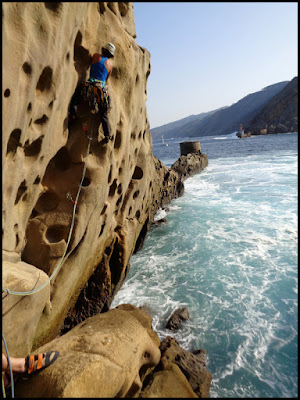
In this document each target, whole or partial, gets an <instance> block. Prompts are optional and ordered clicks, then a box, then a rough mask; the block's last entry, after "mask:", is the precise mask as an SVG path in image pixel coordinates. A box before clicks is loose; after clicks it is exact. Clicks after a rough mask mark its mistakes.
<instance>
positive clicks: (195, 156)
mask: <svg viewBox="0 0 300 400" xmlns="http://www.w3.org/2000/svg"><path fill="white" fill-rule="evenodd" d="M207 166H208V158H207V155H206V154H204V153H201V150H199V151H197V152H194V153H189V154H188V155H186V156H185V155H183V156H181V157H179V159H178V160H177V161H176V162H175V163H174V164H173V165H172V166H171V169H172V170H173V171H176V172H177V173H178V175H179V176H180V177H181V178H182V179H183V180H185V179H187V178H188V177H189V176H192V175H194V174H197V173H198V172H200V171H202V170H203V169H204V168H206V167H207Z"/></svg>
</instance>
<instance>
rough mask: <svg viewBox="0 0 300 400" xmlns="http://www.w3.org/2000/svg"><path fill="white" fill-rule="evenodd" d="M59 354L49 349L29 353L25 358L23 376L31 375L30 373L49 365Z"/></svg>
mask: <svg viewBox="0 0 300 400" xmlns="http://www.w3.org/2000/svg"><path fill="white" fill-rule="evenodd" d="M58 355H59V352H58V351H49V352H47V353H40V354H35V355H33V354H31V355H29V356H27V357H26V359H25V367H26V372H25V373H24V375H25V376H31V374H33V373H36V372H40V371H42V370H43V369H45V368H47V367H49V365H51V364H52V363H54V361H55V360H56V359H57V357H58Z"/></svg>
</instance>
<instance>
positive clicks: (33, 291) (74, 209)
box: [2, 138, 91, 296]
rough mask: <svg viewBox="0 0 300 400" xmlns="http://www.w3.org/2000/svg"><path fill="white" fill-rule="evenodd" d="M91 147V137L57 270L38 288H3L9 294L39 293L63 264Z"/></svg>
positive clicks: (25, 294) (26, 294)
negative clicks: (25, 290) (65, 242)
mask: <svg viewBox="0 0 300 400" xmlns="http://www.w3.org/2000/svg"><path fill="white" fill-rule="evenodd" d="M90 147H91V138H89V144H88V149H87V154H86V161H85V164H84V168H83V173H82V178H81V182H80V185H79V189H78V192H77V196H76V199H75V201H73V202H74V207H73V217H72V223H71V228H70V232H69V237H68V241H67V245H66V248H65V251H64V253H63V255H62V257H61V259H60V261H59V262H58V264H57V266H56V267H55V270H54V271H53V273H52V274H51V275H50V277H49V278H48V279H47V280H46V282H45V283H44V284H43V285H42V286H40V287H39V288H37V289H33V290H29V291H28V292H17V291H14V290H9V289H6V288H2V291H3V292H6V293H7V294H13V295H16V296H29V295H31V294H34V293H37V292H39V291H40V290H42V289H44V287H45V286H47V285H48V283H49V282H50V281H51V279H53V277H54V275H55V274H56V273H57V272H58V270H59V268H60V267H61V264H62V262H63V260H64V258H65V255H66V252H67V249H68V246H69V243H70V240H71V235H72V232H73V227H74V222H75V211H76V207H77V202H78V198H79V194H80V191H81V188H82V183H83V180H84V177H85V172H86V167H87V162H88V156H89V153H90Z"/></svg>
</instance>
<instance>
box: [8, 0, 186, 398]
mask: <svg viewBox="0 0 300 400" xmlns="http://www.w3.org/2000/svg"><path fill="white" fill-rule="evenodd" d="M2 20H3V27H2V32H3V93H4V96H3V105H2V111H3V123H2V126H3V134H2V135H3V142H2V144H3V146H2V159H3V204H2V210H3V212H2V214H3V224H2V249H3V276H2V286H3V288H4V290H5V292H6V293H4V295H3V300H2V307H3V314H2V322H3V334H4V336H5V339H6V342H7V345H8V349H9V354H10V355H11V356H14V357H25V356H26V355H27V354H28V353H30V352H38V351H44V349H51V350H52V349H54V350H56V349H57V350H59V351H60V356H59V358H58V359H57V361H56V362H55V363H54V364H53V365H52V366H51V367H49V368H48V369H46V370H45V371H43V372H41V373H40V374H38V375H37V376H36V377H34V378H32V379H31V380H30V382H29V381H28V382H22V383H18V385H20V386H19V387H17V393H18V396H19V397H41V396H45V397H46V396H50V397H81V396H82V397H86V396H94V397H125V396H127V397H131V396H135V397H136V396H138V395H139V393H140V391H141V390H142V387H143V381H144V378H145V377H146V376H147V375H148V374H149V373H150V372H151V371H152V369H153V368H154V367H155V366H156V365H157V364H158V363H159V362H160V350H159V345H160V341H159V339H158V337H157V335H156V333H155V332H153V331H152V328H151V318H150V317H148V316H147V315H146V314H145V313H144V312H143V311H141V310H140V311H137V310H136V309H135V307H134V306H130V305H128V306H123V308H122V307H118V309H114V310H110V304H111V301H112V299H113V297H114V295H115V294H116V292H117V291H118V289H119V288H120V287H121V285H122V283H123V282H124V279H125V278H126V276H127V274H128V271H129V268H130V257H131V255H132V254H133V253H134V252H136V251H138V250H139V249H141V247H142V245H143V242H144V239H145V237H146V235H147V232H148V230H149V228H150V226H151V224H152V222H153V221H154V215H155V213H156V212H157V210H158V209H159V208H161V207H164V206H165V205H167V204H168V203H169V202H170V201H171V200H172V199H174V198H176V197H178V196H180V195H182V194H183V190H184V186H183V179H182V177H181V176H180V175H179V174H178V173H177V172H175V171H174V170H173V169H172V168H168V167H166V166H165V165H163V164H162V163H161V162H160V161H159V160H158V159H157V158H155V157H154V156H153V154H152V139H151V135H150V128H149V121H148V117H147V110H146V99H147V79H148V76H149V74H150V70H151V65H150V53H149V52H148V51H147V50H146V49H144V48H142V47H140V46H139V45H138V44H137V42H136V40H135V39H136V31H135V25H134V10H133V3H123V2H119V3H117V2H107V3H92V2H85V3H30V2H29V3H26V2H25V3H3V10H2ZM107 42H113V43H114V44H115V46H116V53H115V57H114V59H113V73H112V76H111V78H110V82H109V85H108V86H109V93H110V95H111V100H112V110H111V112H110V113H109V120H110V125H111V131H112V135H113V139H112V140H111V141H109V142H108V143H106V142H105V140H103V139H104V134H103V130H102V126H101V125H99V120H98V119H97V116H96V115H95V114H93V111H92V110H91V108H90V107H89V105H88V104H87V102H86V101H84V100H83V101H82V102H81V103H80V104H78V107H77V116H78V118H77V119H76V120H74V121H70V119H69V117H68V111H69V105H70V101H71V99H72V96H73V95H74V93H75V91H76V89H77V90H79V89H80V85H81V84H82V82H84V81H85V79H87V78H88V69H89V63H90V60H91V57H92V54H93V53H95V52H99V51H101V47H102V46H104V45H105V44H106V43H107ZM16 55H17V56H16ZM88 136H89V137H91V138H92V140H90V138H89V137H88ZM42 285H44V286H42ZM39 288H41V290H37V289H39ZM35 290H36V291H35ZM12 291H14V292H16V293H12ZM24 292H28V293H27V294H28V295H26V296H24V295H22V293H24ZM32 292H33V293H32ZM20 331H21V332H22V334H20ZM54 347H55V348H54ZM96 377H97V378H96ZM183 377H184V376H183ZM191 390H192V389H191Z"/></svg>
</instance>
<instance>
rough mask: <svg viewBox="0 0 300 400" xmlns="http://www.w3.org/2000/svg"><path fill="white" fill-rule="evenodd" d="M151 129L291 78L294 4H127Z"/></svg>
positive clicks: (295, 24) (295, 18)
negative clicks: (141, 57) (147, 61)
mask: <svg viewBox="0 0 300 400" xmlns="http://www.w3.org/2000/svg"><path fill="white" fill-rule="evenodd" d="M133 4H134V15H135V26H136V32H137V38H136V40H137V43H138V44H139V45H140V46H142V47H145V48H146V49H147V50H149V51H150V53H151V74H150V76H149V78H148V84H147V112H148V117H149V121H150V128H155V127H157V126H160V125H164V124H166V123H169V122H173V121H176V120H179V119H181V118H184V117H187V116H189V115H192V114H200V113H202V112H207V111H211V110H214V109H217V108H219V107H223V106H230V105H231V104H233V103H236V102H237V101H238V100H240V99H241V98H243V97H245V96H246V95H248V94H250V93H253V92H257V91H259V90H261V89H263V88H264V87H266V86H268V85H272V84H274V83H277V82H282V81H289V80H291V79H293V78H294V77H295V76H297V75H298V41H297V37H298V3H297V2H279V3H276V2H254V3H252V2H240V3H231V2H212V3H206V2H205V3H203V2H174V3H173V2H171V3H170V2H145V3H143V2H134V3H133Z"/></svg>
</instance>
